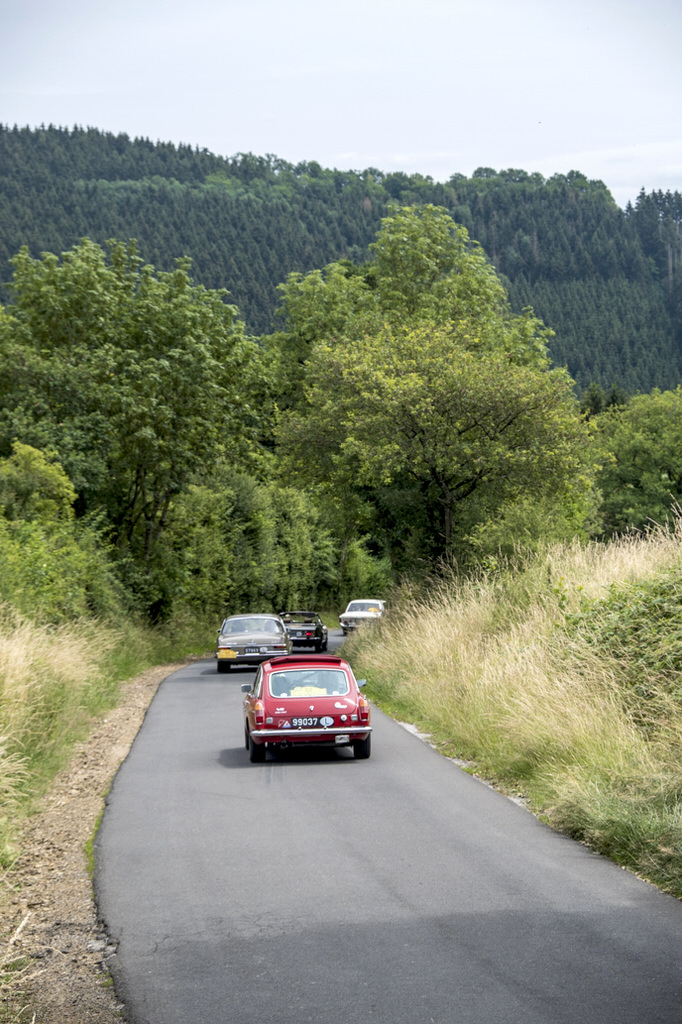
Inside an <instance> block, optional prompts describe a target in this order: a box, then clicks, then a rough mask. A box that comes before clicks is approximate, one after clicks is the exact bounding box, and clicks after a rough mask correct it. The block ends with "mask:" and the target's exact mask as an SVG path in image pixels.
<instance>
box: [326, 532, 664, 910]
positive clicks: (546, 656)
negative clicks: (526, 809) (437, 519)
mask: <svg viewBox="0 0 682 1024" xmlns="http://www.w3.org/2000/svg"><path fill="white" fill-rule="evenodd" d="M681 564H682V524H680V522H677V523H676V524H674V525H673V526H671V527H670V528H660V529H656V530H653V531H652V532H651V533H650V534H649V535H648V536H646V537H634V536H633V537H627V538H624V539H622V540H618V541H616V542H614V543H611V544H608V545H598V544H592V545H587V546H585V545H579V544H574V545H569V546H557V547H554V548H551V549H550V550H548V551H547V552H545V553H544V554H543V555H541V556H536V557H534V558H533V559H532V560H529V561H526V562H525V563H523V564H522V563H521V562H520V563H519V565H518V566H517V567H516V568H515V569H508V571H505V572H501V573H497V574H496V575H494V576H493V575H491V576H487V577H481V578H479V579H473V580H467V581H464V582H461V581H460V582H455V581H454V580H449V581H445V582H442V583H440V584H439V585H436V586H435V587H434V588H433V589H432V590H431V591H430V592H429V593H428V594H427V595H426V596H422V597H420V598H418V599H413V598H411V599H407V600H399V601H398V602H397V604H396V607H395V608H393V609H391V612H390V614H389V615H388V616H387V617H386V619H385V620H384V621H383V622H381V623H379V624H377V626H376V628H372V629H371V630H368V631H367V632H365V633H364V634H359V635H358V636H356V637H353V638H351V639H350V640H349V642H348V643H347V645H346V648H345V650H346V653H347V655H348V657H350V659H351V661H352V663H353V665H354V667H355V669H356V672H357V673H359V674H360V675H362V676H366V677H367V678H368V679H369V681H370V693H371V695H373V696H374V698H375V699H376V700H377V702H378V703H379V704H383V705H384V706H385V707H386V708H387V710H389V711H391V712H392V713H394V714H396V715H398V716H401V717H403V718H407V719H409V720H411V721H413V722H415V723H416V724H418V725H419V726H420V727H421V728H422V729H423V730H424V731H425V732H427V733H430V734H431V736H432V737H433V740H434V741H435V742H437V743H438V744H439V745H441V746H442V748H443V750H444V751H445V752H447V753H450V754H452V755H455V756H457V757H459V758H462V759H464V760H465V761H469V762H472V766H473V767H474V770H477V771H479V772H481V773H482V774H485V775H486V776H488V777H489V778H491V779H494V780H496V781H497V782H498V783H499V784H500V785H502V786H504V787H507V788H508V789H509V790H514V791H515V792H521V793H523V794H524V795H525V796H526V798H527V799H528V801H529V803H530V804H531V806H532V807H533V809H534V810H535V811H536V812H539V813H541V814H542V815H544V816H545V817H546V818H547V820H549V821H550V823H552V824H553V825H555V826H556V827H557V828H560V829H562V830H565V831H567V832H569V833H570V834H572V835H575V836H577V837H580V838H581V839H585V840H586V841H588V842H589V843H591V845H593V846H594V847H595V848H597V849H599V850H601V851H602V852H604V853H607V854H609V855H611V856H613V857H614V858H615V859H617V860H619V861H620V862H621V863H624V864H626V865H628V866H629V867H632V868H634V869H635V870H637V871H639V872H641V873H642V874H644V875H646V876H647V877H649V878H652V880H655V881H656V882H657V883H658V884H659V885H661V886H662V887H663V888H666V889H668V890H669V891H671V892H675V893H676V894H677V895H678V896H682V803H681V802H680V796H681V794H682V746H681V745H680V739H681V738H682V706H681V705H680V700H679V698H676V697H673V696H670V694H669V693H667V692H666V691H665V689H663V690H661V689H660V686H658V684H659V683H660V680H657V684H656V685H657V686H658V689H656V687H654V685H653V683H652V685H651V687H649V689H650V690H651V691H652V692H654V691H655V694H656V696H655V698H652V697H651V696H650V695H649V697H648V699H647V707H646V715H645V718H646V728H644V727H643V725H642V715H641V714H640V713H639V710H641V709H638V708H637V707H636V703H635V702H634V700H633V697H632V693H631V691H627V690H625V689H624V686H623V679H624V678H626V677H628V673H630V674H632V665H627V664H626V663H625V660H624V659H627V657H628V655H627V654H623V657H622V658H618V657H615V658H614V656H613V653H612V652H611V653H609V654H608V655H607V654H605V652H603V651H600V650H598V649H595V647H594V646H593V645H591V644H590V643H588V642H587V638H586V637H584V636H582V635H581V632H580V629H579V628H573V629H567V628H566V626H567V622H568V621H570V616H571V615H572V614H574V613H575V612H577V611H578V610H579V609H580V608H581V607H585V605H586V604H589V602H590V601H594V600H597V599H600V598H604V597H605V596H606V595H607V594H608V593H609V588H611V587H612V586H613V585H619V584H623V583H625V582H628V583H631V582H634V581H637V580H642V579H648V578H651V577H655V576H657V575H658V574H660V573H661V572H664V571H666V570H668V569H670V568H671V567H675V566H678V567H679V566H680V565H681ZM680 615H681V618H682V609H681V610H680ZM567 617H569V618H567ZM638 671H640V670H639V668H638ZM645 689H646V687H645Z"/></svg>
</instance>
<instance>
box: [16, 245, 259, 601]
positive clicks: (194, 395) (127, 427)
mask: <svg viewBox="0 0 682 1024" xmlns="http://www.w3.org/2000/svg"><path fill="white" fill-rule="evenodd" d="M13 265H14V276H13V282H12V289H13V295H14V302H13V304H12V305H11V306H10V307H8V308H7V310H5V311H4V312H3V314H2V317H1V318H0V401H1V405H2V412H1V414H0V454H5V455H6V454H9V451H10V450H11V445H12V442H13V441H14V440H15V439H19V440H21V441H22V442H24V443H27V444H31V445H34V446H35V447H37V448H40V449H43V450H52V451H55V452H57V453H58V456H59V459H60V462H61V464H62V465H63V466H64V468H65V470H66V471H67V473H68V475H69V477H70V479H71V480H72V482H73V484H74V486H75V488H76V492H77V502H76V509H77V512H78V514H79V515H81V516H83V515H86V514H91V515H92V514H99V515H100V516H104V518H105V521H106V524H107V525H108V527H109V530H110V534H111V537H112V541H113V543H114V545H115V548H116V551H117V553H118V560H119V564H120V566H121V571H122V572H124V574H125V576H126V580H127V582H128V583H129V584H130V585H131V586H132V587H133V589H134V590H136V591H137V592H138V594H139V595H140V596H141V599H142V600H143V602H144V604H145V605H146V607H147V608H148V609H149V610H150V611H151V613H152V614H153V615H159V614H163V611H164V608H165V607H166V606H167V603H168V601H169V587H172V586H173V579H172V571H171V568H172V567H171V566H169V564H168V562H167V558H166V548H165V546H164V544H163V543H162V537H163V533H164V530H165V528H166V526H167V524H168V520H169V515H170V510H171V505H172V502H173V500H174V497H175V496H176V495H178V494H180V493H181V492H182V491H183V490H184V489H185V488H186V487H187V486H188V484H189V482H190V481H191V480H192V479H193V478H194V477H195V476H196V475H197V474H200V473H201V472H202V471H204V470H205V469H206V467H207V466H210V465H211V464H212V463H213V462H214V461H215V460H216V459H218V458H219V457H222V458H230V459H232V460H233V462H235V463H236V464H238V465H245V464H248V460H249V457H250V453H251V452H253V451H254V450H255V447H256V446H255V443H254V439H255V437H256V433H257V430H258V417H259V416H260V415H261V411H260V409H259V410H258V414H256V409H255V407H256V406H257V405H258V404H259V398H261V397H262V396H264V395H265V393H266V388H265V383H264V374H263V372H262V369H261V362H260V359H259V355H258V349H257V347H256V345H255V343H254V342H252V341H250V340H249V339H247V338H246V336H245V334H244V331H243V327H242V325H241V323H240V322H239V321H238V320H237V317H236V310H235V308H234V307H232V306H230V305H228V304H227V303H226V301H225V294H224V293H223V292H218V291H209V290H207V289H205V288H203V287H201V286H198V285H195V284H194V283H193V282H192V280H191V278H190V275H189V265H188V262H187V261H183V260H180V261H178V263H177V266H176V269H175V270H174V271H172V272H170V273H156V271H155V270H154V268H153V267H151V266H148V265H142V262H141V261H140V259H139V258H138V256H137V252H136V248H135V245H134V243H131V244H130V245H128V246H124V245H123V244H121V243H111V244H110V248H109V253H108V255H107V253H105V252H104V250H102V249H101V248H100V247H99V246H97V245H95V244H94V243H93V242H91V241H89V240H87V239H86V240H83V241H82V242H81V243H80V244H79V245H77V246H75V247H74V248H73V249H72V250H70V251H69V252H65V253H63V254H62V256H61V258H58V257H56V256H54V255H52V254H44V255H43V256H42V258H41V259H33V258H31V257H30V256H29V254H28V252H27V251H26V250H22V251H21V252H20V253H19V255H18V256H16V257H15V259H14V260H13Z"/></svg>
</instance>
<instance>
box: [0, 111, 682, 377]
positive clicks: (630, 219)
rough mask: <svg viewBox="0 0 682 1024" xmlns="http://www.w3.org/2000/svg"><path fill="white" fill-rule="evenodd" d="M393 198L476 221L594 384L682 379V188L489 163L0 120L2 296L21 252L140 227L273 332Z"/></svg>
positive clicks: (250, 323) (147, 240) (147, 246)
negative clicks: (305, 152) (305, 277)
mask: <svg viewBox="0 0 682 1024" xmlns="http://www.w3.org/2000/svg"><path fill="white" fill-rule="evenodd" d="M395 204H397V205H398V206H411V205H425V204H432V205H437V206H439V207H443V208H444V209H445V210H447V211H448V213H449V214H450V216H451V217H452V218H453V219H454V221H455V222H456V223H458V224H460V225H462V226H464V227H465V228H466V229H467V231H468V232H469V235H470V237H471V238H472V239H475V240H477V241H478V242H479V243H480V244H481V246H482V247H483V250H484V251H485V253H486V254H487V256H488V258H489V260H490V261H491V263H492V265H493V266H494V268H495V270H496V272H497V274H498V275H499V278H500V280H501V281H502V282H503V284H504V286H505V287H506V289H507V291H508V294H509V299H510V303H511V307H512V309H513V310H514V311H515V312H517V313H520V312H521V311H522V309H523V308H524V307H528V306H530V307H532V308H533V310H534V312H535V314H536V315H537V316H538V317H539V318H540V319H541V320H542V321H543V322H544V323H545V324H546V325H547V326H548V327H550V328H551V330H552V331H553V332H554V336H553V337H552V338H550V339H549V342H548V344H549V353H550V356H551V358H552V361H553V362H554V364H555V365H557V366H566V367H567V369H568V371H569V373H570V375H571V377H572V378H573V379H574V380H575V381H576V384H577V387H578V391H579V392H582V391H584V390H585V389H587V388H588V387H589V386H590V385H592V384H594V385H597V386H598V387H599V388H601V389H603V390H604V391H608V390H609V389H611V388H612V387H613V386H615V387H616V388H618V389H622V390H624V391H625V392H627V393H629V394H634V393H636V392H638V391H640V392H648V391H651V390H652V389H653V388H655V387H658V388H662V389H667V388H674V387H676V386H677V385H678V384H679V383H680V382H682V195H680V194H679V193H677V192H675V193H672V194H671V193H667V194H665V195H664V194H662V193H660V192H658V193H651V194H648V195H647V194H645V193H644V192H643V191H642V192H641V193H640V195H639V196H638V197H636V199H635V201H634V203H633V204H629V205H628V207H627V208H626V209H625V210H621V209H620V208H619V207H618V206H617V205H616V203H615V202H614V200H613V199H612V197H611V195H610V193H609V192H608V190H607V188H606V187H605V186H604V185H603V183H601V182H599V181H590V180H588V179H586V178H585V177H584V176H583V175H582V174H580V173H579V172H577V171H570V172H569V173H567V174H557V175H554V176H553V177H551V178H549V179H545V178H543V177H542V176H541V175H539V174H533V173H528V172H526V171H522V170H503V171H495V170H493V169H490V168H479V169H478V170H477V171H476V172H475V173H474V174H473V176H472V177H471V178H467V177H465V176H463V175H460V174H455V175H453V176H452V177H451V178H450V180H449V181H447V182H445V183H438V182H434V181H433V180H432V179H431V178H430V177H427V176H422V175H418V174H415V175H406V174H403V173H384V172H382V171H381V170H378V169H375V168H369V169H365V170H363V171H338V170H330V169H325V168H322V167H321V166H320V165H319V164H317V163H315V162H313V161H310V162H304V163H300V164H297V165H292V164H289V163H287V162H285V161H283V160H280V159H278V158H277V157H276V156H272V155H266V156H255V155H252V154H237V155H235V156H232V157H221V156H217V155H214V154H212V153H210V152H208V151H207V150H200V149H193V148H192V147H189V146H182V145H180V146H175V145H172V144H168V143H160V142H156V143H154V142H151V141H150V140H148V139H139V138H138V139H131V138H129V137H128V136H127V135H113V134H110V133H103V132H100V131H98V130H96V129H92V128H88V129H82V128H73V129H66V128H58V127H52V126H49V127H41V128H37V129H31V128H18V127H14V128H11V127H0V264H2V266H3V267H4V268H5V271H4V272H3V277H2V283H3V288H2V292H1V297H2V300H3V301H8V300H9V297H10V293H9V291H8V289H7V284H8V283H9V280H10V276H11V269H10V267H9V263H8V261H9V260H10V259H11V258H12V257H14V256H15V255H16V254H17V252H18V251H19V249H20V248H21V247H22V246H26V247H27V249H28V253H29V254H30V255H31V256H32V257H34V258H37V257H39V256H40V254H41V253H43V252H52V253H55V254H59V253H61V252H63V251H65V250H67V249H70V248H71V247H72V246H74V245H75V244H76V243H77V242H79V240H80V239H82V238H84V237H87V238H89V239H91V240H92V241H94V242H95V243H97V244H99V245H102V246H104V245H105V243H106V242H107V240H109V239H118V240H120V241H124V242H127V241H128V240H129V239H135V240H136V242H137V247H138V250H139V253H140V255H141V257H142V258H143V260H144V261H146V262H149V263H150V264H153V265H154V266H155V267H157V268H158V269H159V270H162V271H171V270H172V269H173V267H174V265H175V261H176V259H177V258H179V257H183V256H188V257H190V258H191V261H192V263H191V267H192V276H193V278H194V279H195V280H196V281H198V282H201V284H202V285H203V286H204V287H207V288H211V289H223V288H225V289H227V290H228V292H229V296H230V301H231V302H233V303H234V304H235V306H236V307H237V309H238V311H239V316H240V317H241V318H242V319H243V320H244V322H245V324H246V329H247V331H248V332H249V333H251V334H253V335H262V334H265V333H268V332H271V331H272V330H274V329H275V328H276V327H278V326H279V327H281V326H282V320H281V317H280V316H279V314H278V306H279V303H280V295H279V293H278V286H279V285H281V284H282V283H283V282H285V281H286V280H287V277H288V275H289V274H290V273H291V272H297V273H306V272H308V271H311V270H313V269H315V268H322V267H324V266H326V265H327V264H329V263H332V262H335V261H338V260H343V259H345V260H349V261H351V262H352V263H353V264H354V265H362V264H363V263H364V262H365V261H366V260H367V259H368V255H369V246H370V244H371V243H372V241H373V239H374V238H375V236H376V234H377V232H378V230H379V227H380V224H381V220H382V218H383V217H385V216H386V214H387V213H388V211H389V209H391V208H393V206H394V205H395Z"/></svg>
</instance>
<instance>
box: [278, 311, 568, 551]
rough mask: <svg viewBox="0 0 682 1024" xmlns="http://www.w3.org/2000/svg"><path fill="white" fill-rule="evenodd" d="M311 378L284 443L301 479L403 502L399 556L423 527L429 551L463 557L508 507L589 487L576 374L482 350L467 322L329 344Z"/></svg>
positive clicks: (396, 538)
mask: <svg viewBox="0 0 682 1024" xmlns="http://www.w3.org/2000/svg"><path fill="white" fill-rule="evenodd" d="M308 371H309V372H308V379H309V384H308V388H307V400H308V407H307V409H306V410H305V411H301V412H299V413H291V414H290V415H289V416H288V417H285V418H284V419H283V422H282V427H281V438H282V444H283V446H284V448H285V450H286V451H287V452H288V453H289V455H290V458H291V459H292V461H293V462H294V463H296V465H297V467H298V472H299V474H301V475H303V476H305V475H306V474H307V475H308V476H310V475H312V476H313V477H315V478H316V479H318V480H319V479H326V480H327V481H329V483H330V484H331V486H333V485H334V481H337V482H338V486H342V487H349V486H350V484H351V482H352V481H354V482H355V485H356V488H358V489H364V491H365V493H373V495H374V500H375V501H380V503H381V504H382V505H383V507H384V509H385V510H391V509H392V510H393V515H394V516H395V514H396V508H397V506H398V505H399V504H400V503H402V504H403V505H404V506H405V510H406V511H407V513H408V519H407V521H406V520H405V519H402V521H401V518H400V517H397V518H396V519H395V523H394V529H393V537H392V539H391V546H392V548H393V550H394V552H395V550H396V549H397V548H398V546H400V545H401V544H402V543H404V541H405V538H406V536H407V535H408V534H409V532H410V530H411V529H414V528H415V527H419V528H420V529H421V530H422V533H425V532H427V531H429V530H430V532H431V536H430V537H429V538H428V542H427V541H426V540H424V541H423V544H422V547H423V549H424V551H428V552H429V553H430V554H431V555H432V556H433V555H444V556H452V555H460V556H461V555H462V553H463V549H464V537H465V535H466V534H468V532H469V531H470V530H471V529H472V528H473V527H474V526H475V524H476V523H481V522H485V521H487V520H488V519H490V518H492V517H494V516H495V515H496V514H497V512H498V511H499V509H500V508H501V507H503V506H505V505H507V504H509V503H510V502H513V501H515V500H519V499H520V498H521V497H526V498H527V497H529V496H531V495H532V496H534V497H536V498H538V499H540V498H541V497H546V498H548V497H549V496H551V498H552V500H553V501H555V502H557V501H560V500H562V499H565V498H566V496H567V495H568V494H569V493H570V492H571V491H576V490H578V491H580V490H581V489H586V485H583V484H581V483H580V480H581V475H582V474H583V473H584V472H585V470H586V452H587V447H586V446H587V441H588V434H587V428H586V426H585V425H584V423H583V422H582V420H581V418H580V415H579V412H578V409H577V405H576V402H575V398H574V396H573V394H572V390H571V384H572V382H571V380H570V378H569V377H568V375H567V374H566V373H565V372H564V371H563V370H552V371H550V370H546V369H542V368H538V367H533V366H526V365H523V364H521V365H519V364H518V363H516V362H514V361H513V360H511V359H510V358H509V356H508V355H507V354H506V353H503V352H491V353H486V354H481V353H480V352H478V351H477V350H476V349H473V350H472V347H471V345H470V340H469V337H468V334H467V332H466V325H462V332H461V335H460V333H459V332H457V331H456V330H455V329H454V328H452V327H449V328H443V327H441V328H434V327H428V326H421V327H419V326H416V327H413V328H404V329H402V330H401V329H397V330H396V329H390V328H388V327H386V328H384V330H383V331H382V332H381V333H378V334H373V335H372V336H368V337H366V338H364V339H357V338H355V339H353V340H352V341H350V340H349V341H347V342H345V343H344V342H341V341H339V340H337V341H336V342H335V343H334V344H324V343H320V344H319V345H317V346H316V348H315V351H314V354H313V356H312V358H311V360H310V363H309V367H308ZM313 446H314V447H315V452H316V458H315V459H314V460H310V459H307V458H306V454H305V453H308V452H310V451H311V449H312V447H313ZM408 492H409V493H410V494H411V498H410V500H409V501H408V500H407V498H406V494H407V493H408Z"/></svg>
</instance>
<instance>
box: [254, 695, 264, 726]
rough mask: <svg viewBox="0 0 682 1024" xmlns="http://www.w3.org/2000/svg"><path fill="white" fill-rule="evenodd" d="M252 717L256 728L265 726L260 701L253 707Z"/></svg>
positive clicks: (261, 702)
mask: <svg viewBox="0 0 682 1024" xmlns="http://www.w3.org/2000/svg"><path fill="white" fill-rule="evenodd" d="M253 717H254V720H255V722H256V726H257V727H258V728H260V727H261V726H263V725H265V705H264V704H263V701H262V700H257V701H256V702H255V704H254V705H253Z"/></svg>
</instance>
